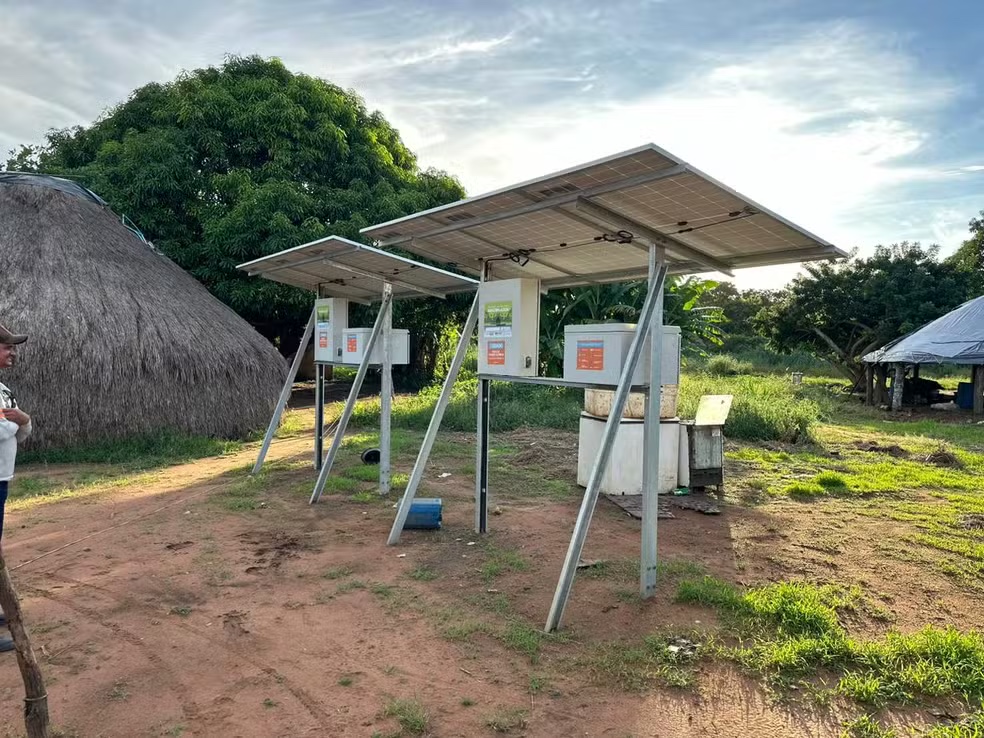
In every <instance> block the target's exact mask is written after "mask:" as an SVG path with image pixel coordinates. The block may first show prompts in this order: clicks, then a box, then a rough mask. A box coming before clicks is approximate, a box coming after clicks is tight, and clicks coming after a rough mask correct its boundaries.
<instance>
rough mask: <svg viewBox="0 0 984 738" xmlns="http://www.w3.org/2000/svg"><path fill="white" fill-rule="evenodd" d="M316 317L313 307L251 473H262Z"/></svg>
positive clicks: (312, 333) (309, 341)
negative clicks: (264, 461) (261, 469)
mask: <svg viewBox="0 0 984 738" xmlns="http://www.w3.org/2000/svg"><path fill="white" fill-rule="evenodd" d="M314 319H315V315H314V310H313V309H312V310H311V317H310V318H308V322H307V326H306V327H305V328H304V335H302V336H301V342H300V343H299V344H298V346H297V353H296V354H295V355H294V361H293V362H291V365H290V370H289V371H288V372H287V379H286V380H285V381H284V386H283V389H281V390H280V398H279V399H278V400H277V407H276V409H275V410H274V411H273V417H271V418H270V425H268V426H267V431H266V435H265V436H264V437H263V445H262V446H260V453H259V454H258V455H257V457H256V463H255V464H253V471H252V472H250V473H251V474H259V473H260V467H262V466H263V460H264V459H266V455H267V452H268V451H269V450H270V442H271V441H273V434H274V433H276V432H277V428H278V427H280V416H282V415H283V414H284V408H285V407H287V401H288V400H289V399H290V391H291V389H292V388H293V386H294V379H296V378H297V372H298V370H299V369H300V368H301V362H302V361H304V352H305V351H307V347H308V344H309V343H311V336H312V335H314Z"/></svg>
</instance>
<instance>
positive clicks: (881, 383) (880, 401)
mask: <svg viewBox="0 0 984 738" xmlns="http://www.w3.org/2000/svg"><path fill="white" fill-rule="evenodd" d="M885 381H886V371H885V365H884V364H878V365H877V366H876V367H875V405H877V406H878V407H881V406H882V405H884V404H886V403H887V401H888V400H887V397H886V392H887V390H886V389H885Z"/></svg>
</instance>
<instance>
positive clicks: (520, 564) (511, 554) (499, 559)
mask: <svg viewBox="0 0 984 738" xmlns="http://www.w3.org/2000/svg"><path fill="white" fill-rule="evenodd" d="M485 553H486V557H487V558H486V561H485V563H484V564H483V565H482V569H481V574H482V579H484V580H485V581H486V582H491V581H492V580H493V579H495V578H496V577H498V576H499V575H501V574H503V573H504V572H506V571H526V570H527V569H529V562H528V561H527V560H526V559H524V558H523V556H522V555H521V554H520V553H518V552H517V551H513V550H511V549H507V548H499V547H498V546H495V545H494V544H491V543H490V544H488V545H487V546H486V547H485Z"/></svg>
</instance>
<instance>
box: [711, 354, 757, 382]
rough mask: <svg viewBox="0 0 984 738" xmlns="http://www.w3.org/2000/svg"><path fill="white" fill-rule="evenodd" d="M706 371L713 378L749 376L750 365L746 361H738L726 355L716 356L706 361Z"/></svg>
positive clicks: (750, 371)
mask: <svg viewBox="0 0 984 738" xmlns="http://www.w3.org/2000/svg"><path fill="white" fill-rule="evenodd" d="M706 371H707V373H708V374H710V375H712V376H715V377H733V376H736V375H738V374H751V373H752V365H751V364H750V363H749V362H747V361H738V359H736V358H735V357H734V356H730V355H728V354H718V355H717V356H712V357H711V358H710V359H708V361H707V365H706Z"/></svg>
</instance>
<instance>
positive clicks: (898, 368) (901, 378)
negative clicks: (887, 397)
mask: <svg viewBox="0 0 984 738" xmlns="http://www.w3.org/2000/svg"><path fill="white" fill-rule="evenodd" d="M904 388H905V364H896V365H895V381H893V382H892V412H898V411H899V410H901V409H902V392H903V390H904Z"/></svg>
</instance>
